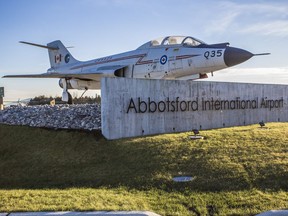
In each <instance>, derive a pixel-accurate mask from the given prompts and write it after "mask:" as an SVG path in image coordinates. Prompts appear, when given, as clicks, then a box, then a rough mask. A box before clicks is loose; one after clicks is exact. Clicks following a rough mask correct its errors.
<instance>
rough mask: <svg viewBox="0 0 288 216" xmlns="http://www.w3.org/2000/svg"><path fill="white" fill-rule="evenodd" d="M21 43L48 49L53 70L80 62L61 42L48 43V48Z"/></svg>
mask: <svg viewBox="0 0 288 216" xmlns="http://www.w3.org/2000/svg"><path fill="white" fill-rule="evenodd" d="M19 42H20V43H23V44H28V45H32V46H36V47H41V48H45V49H48V54H49V59H50V65H51V68H54V69H57V68H59V67H62V66H66V65H68V64H73V63H77V62H79V61H78V60H76V59H75V58H74V57H73V56H72V55H71V53H70V52H69V51H68V50H67V48H66V47H65V46H64V45H63V43H62V42H61V41H60V40H56V41H53V42H51V43H48V44H47V46H45V45H41V44H35V43H30V42H25V41H19Z"/></svg>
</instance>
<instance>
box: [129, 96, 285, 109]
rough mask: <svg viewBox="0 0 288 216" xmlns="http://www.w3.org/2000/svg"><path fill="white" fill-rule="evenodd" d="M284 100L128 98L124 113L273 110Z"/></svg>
mask: <svg viewBox="0 0 288 216" xmlns="http://www.w3.org/2000/svg"><path fill="white" fill-rule="evenodd" d="M283 106H284V99H283V98H279V99H268V98H267V97H262V98H258V97H256V98H254V99H248V100H247V99H241V98H240V97H236V98H235V99H232V100H229V99H219V98H217V99H215V98H213V97H211V98H209V99H205V98H200V99H199V98H195V99H193V100H181V99H180V97H176V98H175V99H171V98H169V97H167V98H165V99H164V100H160V101H155V100H152V99H151V98H150V97H148V98H147V99H143V98H140V97H138V98H137V99H133V98H130V101H129V104H128V106H127V109H126V113H130V112H134V113H155V112H189V111H211V110H212V111H213V110H216V111H217V110H239V109H259V108H260V109H262V108H265V109H269V110H272V109H275V108H283Z"/></svg>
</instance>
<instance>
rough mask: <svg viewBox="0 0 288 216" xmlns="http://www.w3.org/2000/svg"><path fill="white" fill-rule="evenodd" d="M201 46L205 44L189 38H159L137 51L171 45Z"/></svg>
mask: <svg viewBox="0 0 288 216" xmlns="http://www.w3.org/2000/svg"><path fill="white" fill-rule="evenodd" d="M201 44H206V43H204V42H203V41H201V40H198V39H196V38H193V37H190V36H167V37H161V38H158V39H155V40H151V41H149V42H147V43H145V44H143V45H142V46H140V47H139V48H138V49H147V48H151V47H159V46H171V45H182V46H193V47H195V46H199V45H201Z"/></svg>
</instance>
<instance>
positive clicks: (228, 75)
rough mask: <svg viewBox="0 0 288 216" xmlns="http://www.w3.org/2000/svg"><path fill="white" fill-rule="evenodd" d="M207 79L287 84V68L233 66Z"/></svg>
mask: <svg viewBox="0 0 288 216" xmlns="http://www.w3.org/2000/svg"><path fill="white" fill-rule="evenodd" d="M206 80H207V81H224V82H245V83H268V84H285V85H288V68H287V67H283V68H233V69H226V70H222V71H219V72H215V73H214V76H213V77H211V76H209V78H208V79H206Z"/></svg>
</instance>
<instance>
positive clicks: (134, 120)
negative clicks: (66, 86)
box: [101, 78, 288, 139]
mask: <svg viewBox="0 0 288 216" xmlns="http://www.w3.org/2000/svg"><path fill="white" fill-rule="evenodd" d="M101 86H102V87H101V113H102V115H101V116H102V117H101V118H102V133H103V135H104V136H105V137H106V138H107V139H117V138H123V137H134V136H142V135H148V134H160V133H171V132H181V131H190V130H192V129H212V128H221V127H231V126H238V125H248V124H254V123H258V122H260V121H264V122H278V121H279V122H286V121H288V85H268V84H247V83H225V82H206V81H205V82H203V81H179V80H144V79H127V78H103V79H102V80H101Z"/></svg>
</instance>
